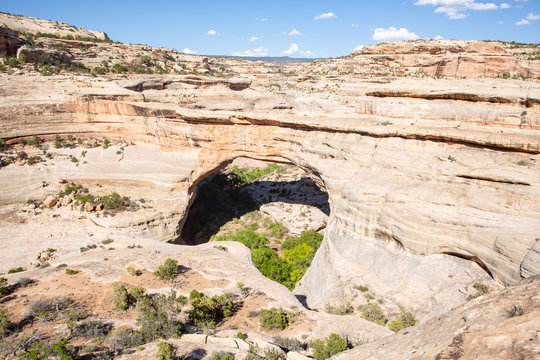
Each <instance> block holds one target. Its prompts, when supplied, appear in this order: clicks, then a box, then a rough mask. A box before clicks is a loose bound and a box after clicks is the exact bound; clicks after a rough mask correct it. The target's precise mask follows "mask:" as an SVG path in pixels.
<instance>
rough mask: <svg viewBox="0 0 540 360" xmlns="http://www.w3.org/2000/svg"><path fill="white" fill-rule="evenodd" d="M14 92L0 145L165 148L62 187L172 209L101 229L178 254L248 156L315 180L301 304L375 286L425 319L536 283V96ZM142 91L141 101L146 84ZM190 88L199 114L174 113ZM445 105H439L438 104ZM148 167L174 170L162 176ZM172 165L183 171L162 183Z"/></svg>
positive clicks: (501, 84)
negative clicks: (94, 188)
mask: <svg viewBox="0 0 540 360" xmlns="http://www.w3.org/2000/svg"><path fill="white" fill-rule="evenodd" d="M11 80H12V77H10V76H3V77H2V79H1V85H2V86H1V87H0V89H1V90H0V92H1V95H2V98H1V99H0V110H1V111H0V134H1V136H2V137H3V138H4V139H8V142H9V141H11V142H16V141H17V139H19V138H22V137H31V136H33V135H39V136H41V137H44V138H46V137H49V138H50V139H52V138H53V137H54V136H55V135H57V134H59V135H62V136H67V135H73V136H76V137H79V136H82V137H85V138H90V137H108V138H111V139H120V140H125V141H133V142H135V143H136V144H137V145H139V144H153V145H157V146H159V148H160V150H159V151H158V152H149V153H146V152H145V150H144V149H146V148H143V150H142V151H140V150H139V151H138V152H137V151H136V150H133V151H134V153H133V154H132V155H131V160H132V161H138V162H132V163H122V162H121V161H120V162H119V164H120V165H114V164H111V165H110V166H103V167H100V166H95V165H94V167H89V166H90V165H87V166H85V165H81V166H79V167H77V168H71V169H70V170H69V172H67V173H64V174H63V175H62V176H63V179H66V180H68V181H71V180H72V179H84V180H85V181H86V182H87V183H92V181H94V183H95V182H96V181H99V182H103V181H106V182H107V183H108V184H115V183H116V184H117V185H118V186H122V187H124V188H126V189H130V190H129V191H131V192H132V193H134V194H136V193H137V192H146V193H147V194H149V193H151V194H153V195H152V196H158V195H157V194H159V193H160V192H161V194H162V195H163V194H166V195H165V196H164V197H167V198H168V200H167V201H166V202H165V203H164V204H165V205H166V206H161V207H160V208H159V211H153V212H152V211H146V212H142V213H136V214H135V215H127V216H124V217H122V216H120V217H115V218H113V219H111V218H108V219H104V218H99V219H98V218H93V221H94V223H95V225H94V226H99V227H100V228H102V229H110V231H115V232H119V233H121V232H122V231H125V232H129V233H130V234H135V235H139V236H147V237H148V236H149V237H154V238H157V239H159V240H161V241H170V240H173V239H174V238H176V237H177V236H178V234H179V231H180V230H181V225H182V221H183V219H184V218H185V216H186V214H187V211H188V208H189V203H190V201H192V199H193V197H194V189H195V185H196V184H197V183H198V182H199V181H200V180H202V179H203V178H204V177H205V176H207V175H208V174H210V173H212V172H214V171H216V170H217V169H219V168H221V167H222V166H223V165H224V164H226V163H228V162H230V161H231V160H233V159H234V158H236V157H240V156H243V157H250V158H255V159H261V160H270V161H282V162H287V163H292V164H295V165H297V166H299V167H301V168H303V169H305V170H306V171H308V172H309V173H310V174H311V175H312V176H313V178H314V179H315V180H316V181H317V182H318V183H319V184H320V185H321V186H322V187H323V188H324V189H325V190H326V191H327V192H328V195H329V201H330V206H331V214H330V219H329V223H328V228H327V229H326V231H325V240H324V242H323V245H322V246H321V248H320V250H319V251H318V252H317V255H316V257H315V260H314V262H313V264H312V266H311V268H310V269H309V270H308V272H307V274H306V275H305V277H304V278H303V279H302V280H301V282H300V284H299V286H298V287H297V289H296V290H295V293H296V294H297V295H301V296H305V297H306V301H307V304H308V305H309V306H311V307H322V306H324V305H325V304H328V303H332V302H339V301H343V300H344V299H346V298H347V296H349V295H350V293H351V291H352V288H353V287H354V286H357V285H367V286H369V288H370V289H372V290H373V291H374V292H375V293H377V294H378V295H380V296H381V297H383V298H385V299H388V300H389V301H390V302H393V303H395V304H398V305H401V306H406V307H410V308H413V309H415V310H416V309H418V313H419V314H420V316H427V314H431V315H433V314H440V313H443V312H446V311H447V310H449V309H450V308H452V307H453V306H455V304H456V303H460V302H461V303H462V302H464V301H465V298H466V287H467V285H470V284H471V283H473V282H475V281H480V280H482V281H490V280H489V275H491V276H493V278H494V279H495V280H496V281H498V282H499V283H500V284H514V283H516V282H518V281H519V280H520V279H521V278H522V277H529V276H531V275H532V274H535V273H538V272H539V269H538V264H539V262H538V261H535V260H534V259H535V256H537V251H536V250H534V249H536V248H537V246H538V245H535V244H537V243H538V238H539V236H540V235H539V234H540V196H539V195H540V180H539V179H540V176H538V175H539V174H540V165H539V162H538V159H539V155H538V154H539V153H540V135H539V132H538V129H539V128H540V107H539V106H538V103H539V100H540V86H539V85H538V84H537V83H533V82H524V81H512V80H489V81H487V80H486V81H482V82H480V81H479V82H476V83H474V82H473V83H471V82H464V81H462V80H445V81H443V82H441V81H437V80H414V79H405V80H394V81H388V82H386V83H382V84H373V83H372V82H370V81H361V80H359V79H357V78H353V77H343V78H341V79H340V83H339V90H337V93H336V95H331V96H326V97H324V96H321V95H320V94H310V93H308V92H306V91H302V90H301V89H296V90H292V91H288V92H286V93H274V92H263V91H261V89H260V88H259V89H257V88H256V86H257V85H256V84H255V85H254V86H251V87H247V88H244V89H243V90H233V89H232V88H231V86H228V85H227V81H226V80H224V81H222V82H221V83H220V82H212V81H211V82H205V81H204V80H202V79H200V81H199V82H198V84H197V85H192V84H187V83H188V81H187V80H189V79H186V77H182V76H169V77H167V76H154V79H152V81H153V83H155V82H156V81H158V82H161V83H162V84H165V85H163V86H162V87H158V88H159V89H156V88H155V87H153V88H152V87H147V88H150V90H148V91H146V92H143V93H142V94H141V93H140V92H137V91H132V90H128V89H126V87H124V86H126V85H125V83H124V82H122V81H110V80H107V81H105V80H103V79H99V78H98V79H95V80H94V79H88V78H83V77H82V78H81V77H80V78H73V77H56V78H44V77H40V76H37V77H36V76H28V77H19V78H18V81H17V82H16V83H15V82H13V81H11ZM139 81H140V84H139V85H137V84H135V87H134V88H136V89H137V88H140V89H143V88H144V87H145V82H147V81H148V80H146V79H141V80H139ZM283 81H289V80H288V79H286V80H283ZM323 81H324V80H321V82H323ZM328 83H329V84H333V83H332V82H330V81H328V82H327V84H328ZM298 84H305V83H304V82H299V83H298ZM323 84H324V82H323ZM133 86H134V85H133V84H130V85H129V87H131V88H133ZM299 86H300V85H299ZM186 87H189V88H187V90H186ZM193 89H196V93H197V96H196V97H195V98H194V99H189V101H186V102H184V103H183V102H182V100H179V99H177V98H175V99H173V100H171V96H173V95H174V94H175V93H178V92H180V91H189V92H193V91H194V90H193ZM34 90H35V91H34ZM375 91H376V92H377V96H375V95H374V92H375ZM434 93H436V94H439V98H435V99H434V98H430V97H429V96H427V94H434ZM169 95H171V96H169ZM149 97H151V98H152V99H154V100H152V101H148V100H147V99H148V98H149ZM158 99H159V100H158ZM490 99H498V100H496V101H495V100H490ZM144 100H146V101H144ZM167 154H170V155H167ZM174 154H176V155H174ZM175 156H176V159H175V160H174V161H172V160H171V159H172V158H174V157H175ZM152 159H154V160H155V161H156V162H158V163H159V162H164V163H165V164H164V166H163V167H162V168H159V167H157V168H155V169H154V168H152V165H151V164H152V162H153V160H152ZM122 164H125V165H122ZM128 164H129V165H128ZM135 165H136V166H137V167H136V168H135V167H134V166H135ZM138 166H148V168H140V167H138ZM170 166H176V167H179V166H180V167H182V169H181V170H178V171H177V175H175V176H168V177H167V176H163V177H161V176H160V171H161V172H164V173H165V172H169V173H170V172H173V171H169V170H165V169H167V167H170ZM48 171H51V172H53V173H54V172H55V171H57V170H55V169H50V170H48ZM175 171H176V170H175ZM120 174H124V175H120ZM126 174H129V176H127V175H126ZM92 179H93V180H92ZM127 180H129V181H127ZM2 181H3V182H4V183H8V182H9V181H10V180H9V179H8V178H4V179H2ZM149 189H152V191H150V190H149ZM143 190H144V191H143ZM0 195H1V196H0V200H1V201H2V203H3V204H4V205H6V204H14V203H17V202H24V201H25V200H26V198H27V196H28V191H27V188H26V187H25V184H24V183H22V184H21V185H20V186H17V185H16V184H13V185H12V186H11V187H9V188H8V187H5V188H4V187H3V188H2V189H0ZM172 199H174V201H173V200H172ZM145 224H152V228H153V229H154V230H155V231H148V226H146V225H145ZM106 231H109V230H106ZM531 258H532V259H533V260H532V261H531V260H530V259H531ZM527 259H529V260H527ZM494 286H495V285H494Z"/></svg>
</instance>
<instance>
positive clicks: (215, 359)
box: [210, 351, 234, 360]
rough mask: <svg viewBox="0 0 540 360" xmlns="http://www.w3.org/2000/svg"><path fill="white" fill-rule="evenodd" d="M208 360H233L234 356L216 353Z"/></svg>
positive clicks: (221, 352)
mask: <svg viewBox="0 0 540 360" xmlns="http://www.w3.org/2000/svg"><path fill="white" fill-rule="evenodd" d="M210 360H234V354H231V353H228V352H224V351H220V352H217V353H213V354H212V356H211V357H210Z"/></svg>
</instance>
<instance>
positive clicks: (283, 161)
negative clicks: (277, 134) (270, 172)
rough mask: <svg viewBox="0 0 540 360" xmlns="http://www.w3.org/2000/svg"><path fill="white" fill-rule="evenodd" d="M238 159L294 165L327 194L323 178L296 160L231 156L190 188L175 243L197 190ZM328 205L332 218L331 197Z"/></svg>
mask: <svg viewBox="0 0 540 360" xmlns="http://www.w3.org/2000/svg"><path fill="white" fill-rule="evenodd" d="M238 158H247V159H252V160H258V161H263V162H268V163H270V162H272V163H277V164H285V165H292V166H295V167H298V168H300V169H302V170H304V171H305V172H306V173H307V174H308V177H309V178H310V179H311V180H313V182H314V183H315V184H316V185H317V186H318V187H319V189H320V190H321V191H323V192H325V193H327V190H326V187H325V184H324V181H323V179H322V178H321V177H319V176H318V175H316V174H314V173H312V172H310V170H309V168H302V167H301V166H298V165H297V164H296V163H295V162H294V160H292V159H289V158H285V157H281V156H278V157H276V156H271V157H261V156H249V157H248V156H242V155H234V156H230V157H228V158H227V159H225V160H222V161H221V162H220V163H219V164H218V165H216V166H214V167H213V168H212V169H211V170H209V171H206V172H205V173H203V174H202V175H200V176H199V177H198V178H197V179H196V180H195V181H193V183H192V184H191V186H190V187H189V189H188V194H189V203H188V204H187V206H186V210H185V213H184V214H185V215H184V216H183V218H182V219H181V221H180V222H179V223H178V227H177V230H176V233H177V235H178V239H177V240H175V241H173V242H175V243H177V242H178V240H181V239H180V236H181V234H182V231H183V227H184V225H185V222H186V221H187V219H188V216H189V213H190V210H191V207H192V206H193V203H194V201H195V199H196V197H197V195H198V194H197V188H198V186H199V184H200V183H201V182H202V181H203V180H205V179H207V178H209V177H211V176H212V175H214V174H216V173H218V172H219V171H221V170H223V169H224V168H225V167H227V166H228V165H229V164H231V163H233V162H234V160H236V159H238ZM327 194H328V193H327ZM328 205H329V208H330V210H329V214H328V216H330V214H331V212H332V207H331V202H330V197H328Z"/></svg>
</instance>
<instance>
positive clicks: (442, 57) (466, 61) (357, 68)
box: [306, 40, 540, 78]
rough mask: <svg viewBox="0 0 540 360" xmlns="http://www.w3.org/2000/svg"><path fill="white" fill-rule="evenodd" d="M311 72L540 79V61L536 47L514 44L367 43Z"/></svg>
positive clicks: (308, 69)
mask: <svg viewBox="0 0 540 360" xmlns="http://www.w3.org/2000/svg"><path fill="white" fill-rule="evenodd" d="M306 70H307V73H309V72H311V73H314V72H321V71H330V72H333V71H338V72H347V73H354V74H361V75H370V73H371V74H373V73H378V74H384V73H386V74H393V75H397V74H403V73H406V74H411V75H414V76H426V75H427V76H438V77H466V78H478V77H500V76H503V74H506V75H505V76H509V77H511V76H518V77H521V76H524V77H533V78H537V77H538V76H539V75H540V61H538V54H537V53H536V50H535V49H534V48H528V47H527V46H526V45H525V46H520V45H517V44H511V43H500V42H475V41H449V40H420V41H399V42H393V43H380V44H377V45H372V46H366V47H364V48H362V50H360V51H358V52H355V53H353V54H352V55H350V56H349V57H347V58H345V59H338V60H334V59H332V60H319V61H317V62H316V63H315V64H314V66H312V67H308V68H306Z"/></svg>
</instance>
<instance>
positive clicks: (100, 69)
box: [92, 66, 109, 75]
mask: <svg viewBox="0 0 540 360" xmlns="http://www.w3.org/2000/svg"><path fill="white" fill-rule="evenodd" d="M92 72H93V73H94V74H97V75H104V74H106V73H108V72H109V69H108V68H106V67H102V66H94V68H93V69H92Z"/></svg>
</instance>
